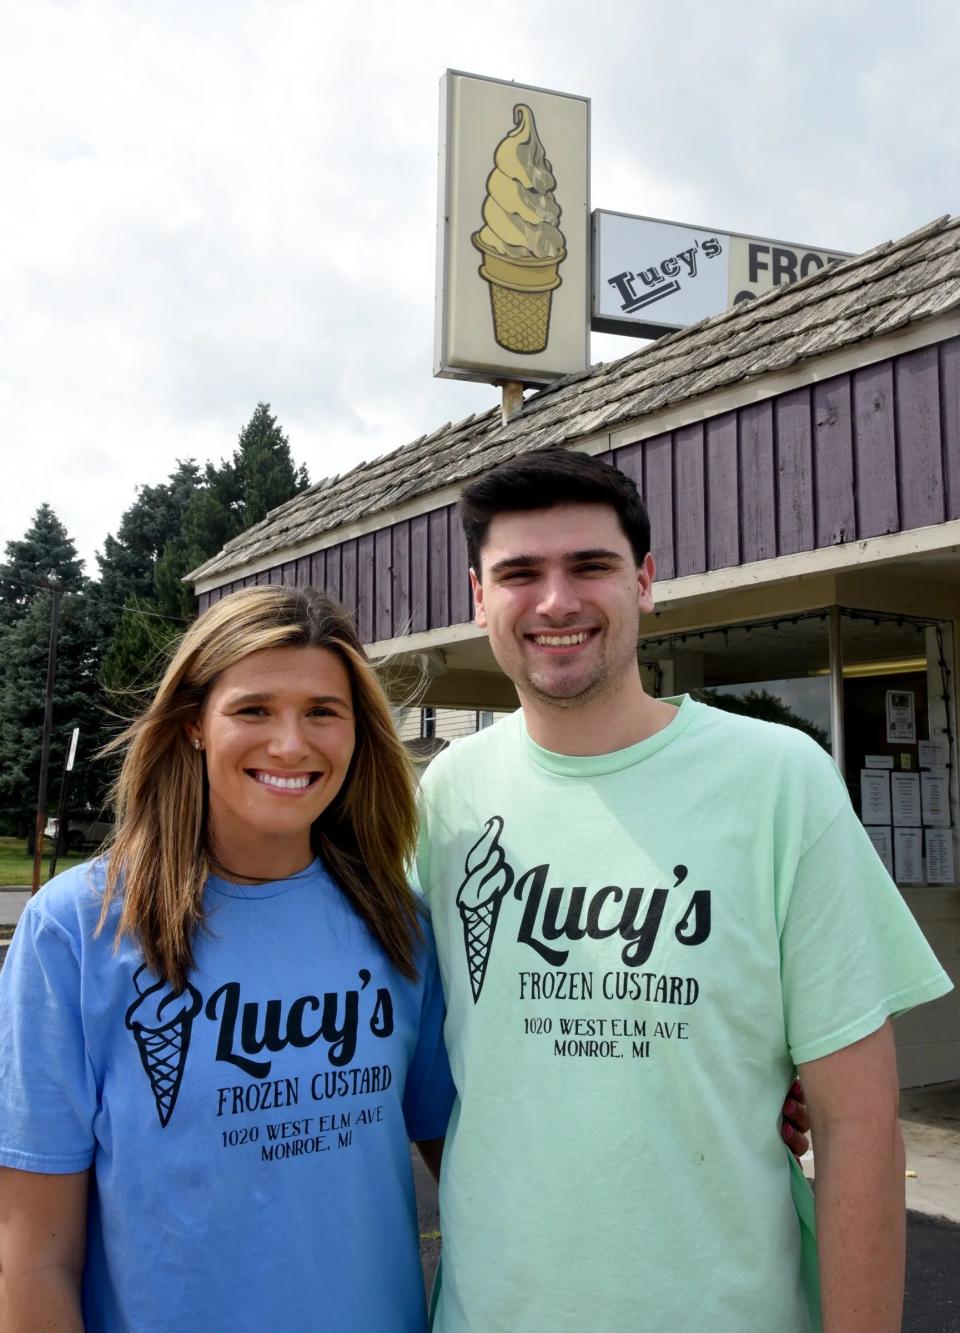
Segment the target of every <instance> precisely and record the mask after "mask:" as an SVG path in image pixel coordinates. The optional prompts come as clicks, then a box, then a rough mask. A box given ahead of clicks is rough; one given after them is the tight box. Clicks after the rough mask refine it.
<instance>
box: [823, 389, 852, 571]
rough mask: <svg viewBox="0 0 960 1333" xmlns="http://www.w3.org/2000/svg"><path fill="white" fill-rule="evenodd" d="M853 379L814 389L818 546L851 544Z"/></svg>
mask: <svg viewBox="0 0 960 1333" xmlns="http://www.w3.org/2000/svg"><path fill="white" fill-rule="evenodd" d="M850 394H851V386H850V377H849V376H848V375H841V376H839V377H838V378H837V379H835V380H827V381H826V382H825V383H823V384H815V385H814V387H813V475H814V487H813V495H814V513H815V515H816V533H815V537H814V545H815V546H818V547H820V546H834V545H836V544H837V543H838V542H848V541H852V540H853V538H854V536H855V534H856V530H857V517H856V512H855V506H854V481H853V478H854V472H853V415H852V408H851V397H850Z"/></svg>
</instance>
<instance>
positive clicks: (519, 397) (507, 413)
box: [497, 380, 523, 425]
mask: <svg viewBox="0 0 960 1333" xmlns="http://www.w3.org/2000/svg"><path fill="white" fill-rule="evenodd" d="M497 384H498V385H499V386H500V389H501V392H502V394H503V397H502V399H501V402H500V419H501V421H502V422H503V424H504V425H506V424H507V422H508V421H512V420H513V418H514V417H515V416H516V415H517V413H518V412H519V411H520V409H521V408H522V407H523V385H522V384H520V383H519V381H517V380H497Z"/></svg>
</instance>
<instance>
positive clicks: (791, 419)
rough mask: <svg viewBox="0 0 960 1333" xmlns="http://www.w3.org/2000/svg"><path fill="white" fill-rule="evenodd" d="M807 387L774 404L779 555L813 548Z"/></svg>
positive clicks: (808, 391)
mask: <svg viewBox="0 0 960 1333" xmlns="http://www.w3.org/2000/svg"><path fill="white" fill-rule="evenodd" d="M810 398H811V394H810V390H809V389H806V388H805V389H797V391H796V392H795V393H787V394H784V396H783V397H782V398H778V399H777V400H776V401H775V403H774V421H775V423H776V432H777V434H776V440H777V500H778V505H779V510H778V514H777V525H778V530H779V547H778V551H779V554H780V555H792V554H793V553H794V552H795V551H809V550H812V548H813V423H812V421H811V419H810Z"/></svg>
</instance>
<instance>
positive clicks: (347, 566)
mask: <svg viewBox="0 0 960 1333" xmlns="http://www.w3.org/2000/svg"><path fill="white" fill-rule="evenodd" d="M340 551H341V558H342V565H341V571H340V600H341V602H342V603H343V605H344V606H345V607H346V609H347V610H348V611H349V612H350V614H351V615H352V616H353V618H354V619H356V617H357V542H356V538H354V539H353V540H352V541H348V542H344V543H343V546H342V547H341V548H340Z"/></svg>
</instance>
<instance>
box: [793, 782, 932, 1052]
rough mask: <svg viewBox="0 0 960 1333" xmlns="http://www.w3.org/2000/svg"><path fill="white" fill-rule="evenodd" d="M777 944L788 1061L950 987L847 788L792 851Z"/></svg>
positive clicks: (834, 1044) (861, 1033)
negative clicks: (811, 835)
mask: <svg viewBox="0 0 960 1333" xmlns="http://www.w3.org/2000/svg"><path fill="white" fill-rule="evenodd" d="M780 950H781V984H782V989H783V1002H784V1015H785V1020H786V1029H787V1042H788V1045H789V1048H790V1053H791V1056H792V1058H793V1060H794V1062H795V1063H796V1064H801V1063H803V1062H804V1061H807V1060H818V1059H820V1058H821V1057H822V1056H824V1055H830V1054H831V1053H832V1052H833V1051H838V1050H841V1049H842V1048H843V1047H844V1046H850V1045H852V1044H853V1043H854V1042H856V1041H860V1040H861V1038H863V1037H866V1036H869V1035H870V1033H871V1032H875V1031H876V1030H877V1029H878V1028H879V1027H880V1026H882V1024H883V1022H884V1021H885V1019H887V1018H888V1017H891V1016H896V1015H897V1014H900V1013H903V1012H904V1011H905V1010H907V1009H911V1008H913V1006H914V1005H917V1004H923V1003H925V1002H926V1001H928V1000H934V999H936V998H937V997H938V996H940V995H945V994H946V993H947V991H949V990H950V989H951V988H952V983H951V982H950V979H949V978H948V976H947V975H946V973H945V972H944V971H943V969H942V968H941V967H940V965H939V963H938V962H937V960H936V957H935V955H934V953H933V951H932V950H931V948H930V946H929V945H928V944H927V942H926V940H925V939H924V936H923V933H922V932H921V930H920V928H919V926H918V925H917V923H916V921H915V920H914V918H913V916H912V914H911V912H910V910H909V908H908V907H907V905H906V903H905V902H904V901H903V898H902V896H901V894H900V891H899V890H898V889H897V887H896V885H895V884H894V883H893V881H892V880H891V879H890V877H889V875H888V874H887V872H886V870H885V869H884V866H883V863H882V862H881V860H880V858H879V856H878V855H877V853H876V850H875V849H874V847H873V844H872V843H871V842H870V839H869V838H868V837H867V834H866V832H865V830H864V828H863V825H862V824H861V823H860V820H859V819H858V818H857V816H856V814H855V812H854V810H853V807H852V806H851V805H850V802H849V800H848V799H846V798H844V800H843V804H842V807H841V809H840V811H839V813H838V814H836V815H835V816H834V818H833V819H832V820H831V822H830V823H829V824H828V825H827V827H826V829H825V830H824V831H823V833H822V834H820V836H819V837H818V838H817V839H816V840H815V841H814V842H813V843H812V845H811V846H810V847H809V848H808V849H807V850H806V851H805V852H804V853H803V854H802V855H801V856H800V857H799V859H798V862H797V866H796V871H795V875H794V882H793V885H792V889H791V893H790V897H789V902H788V904H787V909H786V914H785V919H784V924H783V930H782V933H781V939H780Z"/></svg>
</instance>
